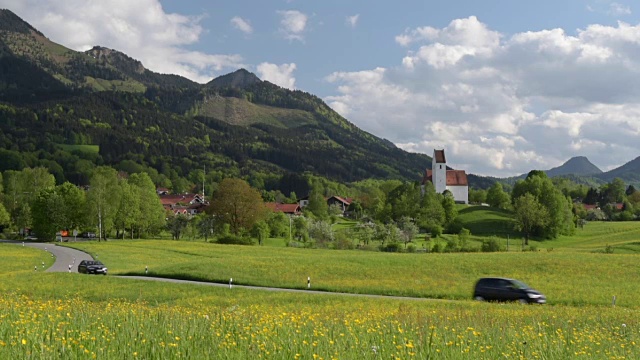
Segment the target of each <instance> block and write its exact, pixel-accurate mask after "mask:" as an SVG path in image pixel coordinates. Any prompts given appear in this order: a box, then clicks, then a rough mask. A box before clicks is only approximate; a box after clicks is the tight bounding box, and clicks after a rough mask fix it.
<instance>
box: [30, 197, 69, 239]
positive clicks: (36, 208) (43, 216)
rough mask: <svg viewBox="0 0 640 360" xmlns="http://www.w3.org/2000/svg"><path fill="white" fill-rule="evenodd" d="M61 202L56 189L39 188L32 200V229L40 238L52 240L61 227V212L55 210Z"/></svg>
mask: <svg viewBox="0 0 640 360" xmlns="http://www.w3.org/2000/svg"><path fill="white" fill-rule="evenodd" d="M61 202H62V199H61V197H60V195H59V194H58V193H57V192H56V189H54V188H49V189H43V190H41V191H40V192H39V193H38V195H36V197H35V198H34V200H33V212H32V218H33V230H34V231H35V232H36V234H38V238H39V239H41V240H53V239H54V238H55V235H56V232H58V231H60V229H62V227H63V223H62V222H63V212H59V211H56V208H57V206H58V205H59V204H60V203H61Z"/></svg>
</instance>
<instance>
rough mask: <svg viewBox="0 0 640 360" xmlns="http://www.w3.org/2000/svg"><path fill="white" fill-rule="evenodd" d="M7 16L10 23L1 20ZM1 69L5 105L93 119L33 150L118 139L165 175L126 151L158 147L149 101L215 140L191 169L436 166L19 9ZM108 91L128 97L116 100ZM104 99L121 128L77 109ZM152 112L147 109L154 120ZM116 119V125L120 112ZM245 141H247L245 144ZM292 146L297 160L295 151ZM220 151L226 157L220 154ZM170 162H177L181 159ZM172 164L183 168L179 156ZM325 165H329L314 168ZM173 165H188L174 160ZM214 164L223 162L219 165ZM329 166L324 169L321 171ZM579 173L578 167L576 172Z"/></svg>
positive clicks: (299, 97) (416, 170) (312, 101)
mask: <svg viewBox="0 0 640 360" xmlns="http://www.w3.org/2000/svg"><path fill="white" fill-rule="evenodd" d="M2 19H5V20H6V21H1V20H2ZM0 65H1V66H0V101H2V100H3V101H5V102H6V103H9V104H12V105H15V106H17V107H23V106H24V107H25V108H24V109H25V111H31V112H33V115H32V116H36V117H39V118H45V119H49V117H48V115H47V112H49V113H56V114H59V116H68V115H63V114H62V113H60V112H59V111H58V110H59V109H54V108H55V107H56V106H57V105H60V102H61V101H62V103H63V104H68V105H65V106H68V107H69V108H71V110H72V111H73V110H76V111H75V112H76V113H77V112H82V113H83V114H85V115H86V116H87V117H89V118H87V117H85V118H80V117H75V116H69V117H70V118H71V119H73V121H80V122H84V124H85V128H81V127H80V128H76V127H75V125H74V129H75V130H74V131H64V130H56V129H51V131H52V132H53V133H52V134H51V135H50V136H49V139H47V138H46V137H45V138H44V139H41V140H40V141H45V142H46V145H42V146H40V145H38V144H37V143H33V147H35V148H42V147H47V146H49V147H50V146H53V143H54V142H55V143H62V144H68V145H78V144H85V143H87V144H89V143H90V142H89V141H88V140H87V139H90V138H91V139H102V140H100V141H103V142H104V141H106V139H107V138H109V139H111V140H110V141H115V142H116V143H118V144H121V145H120V147H121V149H120V150H118V151H115V152H114V151H111V150H110V151H109V159H111V160H110V161H113V162H121V161H128V160H131V161H139V162H141V163H143V164H144V165H145V166H155V167H157V168H158V169H160V168H161V166H160V165H158V164H157V163H155V164H154V161H155V160H154V161H152V160H153V159H146V158H145V157H144V156H140V155H135V154H128V153H127V146H133V144H137V143H143V144H144V143H147V142H149V141H150V140H148V139H147V137H149V135H148V134H147V133H145V131H146V132H148V131H151V130H150V129H152V128H154V126H153V125H152V124H151V123H149V124H147V125H148V128H146V129H137V128H136V126H137V125H139V124H140V122H139V121H135V116H136V115H135V113H127V111H126V108H127V107H132V108H135V104H136V103H140V102H150V103H151V104H152V106H153V107H155V108H156V110H155V111H156V112H167V114H163V115H162V116H160V117H159V118H163V119H164V118H165V117H166V118H167V119H168V118H172V117H173V118H176V119H178V118H179V119H180V121H183V120H185V119H186V120H189V119H190V121H191V125H187V124H189V121H187V122H184V124H185V126H190V127H191V128H192V129H199V130H198V131H199V132H202V133H203V134H205V135H203V136H205V137H208V138H209V140H207V141H205V144H206V143H210V145H207V146H208V147H209V148H210V149H211V151H214V153H213V154H211V155H207V154H197V155H196V154H190V153H191V150H189V146H192V145H187V146H186V149H187V152H186V154H190V155H189V156H191V157H192V158H191V159H189V162H193V163H195V164H199V163H202V162H207V161H208V162H211V161H212V160H211V158H216V159H218V158H225V159H227V160H225V161H228V162H229V163H233V164H235V165H234V166H239V167H243V168H246V167H252V166H253V167H255V169H260V168H261V167H264V168H265V169H270V170H269V171H272V170H273V169H276V170H277V171H281V172H304V171H311V172H314V173H316V174H317V175H320V176H326V177H328V178H334V179H339V180H340V181H355V180H359V179H365V178H367V177H374V178H386V179H388V178H394V177H397V178H401V179H405V180H412V181H418V180H419V179H420V178H421V177H422V173H423V171H424V169H425V168H427V167H429V166H430V161H431V160H430V157H429V156H428V155H426V154H418V153H408V152H405V151H403V150H401V149H399V148H397V147H396V146H395V145H394V144H393V143H391V142H390V141H388V140H386V139H383V138H380V137H377V136H375V135H373V134H370V133H368V132H366V131H363V130H361V129H359V128H358V127H357V126H355V125H354V124H353V123H351V122H349V121H348V120H347V119H345V118H344V117H342V116H340V115H339V114H338V113H336V112H335V111H333V109H331V108H330V107H329V106H328V105H327V104H326V103H325V102H324V101H323V100H322V99H320V98H319V97H317V96H315V95H313V94H309V93H306V92H304V91H300V90H289V89H285V88H282V87H279V86H277V85H275V84H272V83H270V82H268V81H264V80H261V79H260V78H259V77H257V76H256V75H255V74H253V73H252V72H250V71H248V70H246V69H243V68H241V69H238V70H236V71H233V72H231V73H228V74H225V75H221V76H218V77H216V78H214V79H212V80H211V81H210V82H208V83H206V84H198V83H195V82H193V81H191V80H189V79H187V78H184V77H182V76H179V75H172V74H160V73H155V72H153V71H151V70H148V69H146V68H145V67H144V65H143V64H142V62H140V61H139V60H136V59H133V58H131V57H129V56H128V55H126V54H124V53H122V52H120V51H118V50H114V49H108V48H105V47H102V46H95V47H93V48H92V49H90V50H87V51H85V52H76V51H73V50H71V49H68V48H66V47H64V46H62V45H59V44H56V43H54V42H52V41H50V40H49V39H47V38H46V37H45V35H44V34H42V33H41V32H39V31H38V30H37V29H35V28H33V27H32V26H31V25H29V24H28V23H26V22H24V21H23V20H22V19H21V18H20V17H19V16H17V15H15V14H14V13H12V12H11V11H10V10H0ZM109 92H117V93H120V94H119V95H118V96H113V95H110V94H108V93H109ZM126 94H132V95H131V96H130V95H126ZM135 94H138V95H139V96H138V95H135ZM100 97H104V98H105V99H106V101H107V102H108V103H110V104H111V106H112V107H113V109H112V111H114V112H115V111H117V112H119V113H121V115H119V116H120V120H119V121H120V122H119V123H118V121H116V120H115V118H113V119H112V120H109V122H107V123H104V124H103V125H100V124H101V122H100V121H99V119H98V116H97V114H96V112H93V113H92V112H91V111H84V109H83V111H79V110H77V109H74V108H73V107H76V106H79V107H80V108H84V107H90V106H92V105H91V104H93V103H95V102H96V101H102V100H98V98H100ZM65 99H67V100H65ZM63 100H64V101H63ZM56 102H57V105H56ZM69 104H71V105H69ZM63 107H64V106H63ZM147 110H148V109H147ZM147 110H145V111H146V112H147V113H149V112H148V111H147ZM106 111H107V107H105V106H101V107H100V111H99V112H101V113H104V114H103V116H104V115H107V114H106V113H105V112H106ZM125 114H126V115H125ZM165 115H166V116H165ZM30 116H31V115H30ZM91 117H92V118H96V120H93V119H92V118H91ZM108 117H109V118H110V119H111V118H112V114H109V116H108ZM125 117H126V118H125ZM0 120H1V119H0ZM51 121H53V120H51ZM55 121H60V120H59V119H58V120H55ZM86 121H89V122H90V123H91V124H92V125H91V126H92V127H94V128H92V130H91V131H88V128H87V127H88V126H89V125H87V124H88V123H87V122H86ZM163 121H165V120H163ZM218 122H223V123H226V124H229V126H231V127H227V126H226V125H224V126H223V125H222V124H219V123H218ZM69 125H70V124H67V126H69ZM33 126H36V125H35V124H34V125H33ZM96 126H105V127H106V126H109V127H110V128H111V129H115V128H119V127H121V126H128V127H132V126H133V128H132V129H131V130H130V132H131V133H132V134H136V135H137V138H136V137H132V138H128V137H127V136H128V134H127V132H118V133H119V134H121V136H123V137H125V138H127V140H126V141H125V140H124V139H114V138H113V136H109V135H107V134H105V133H100V131H98V130H99V129H96V128H95V127H96ZM202 126H204V127H202ZM234 127H238V128H237V129H236V128H234ZM220 129H223V130H220ZM242 129H244V130H242ZM22 130H24V131H28V130H36V129H22ZM22 130H21V131H22ZM243 131H244V132H245V133H251V134H253V138H248V137H246V136H244V135H243V134H242V132H243ZM225 132H229V133H233V134H235V135H233V136H236V137H237V141H236V143H237V144H235V145H232V144H228V145H221V146H218V147H216V146H214V143H215V142H216V141H217V139H223V140H221V141H223V142H224V141H227V140H229V141H231V142H233V140H232V139H230V138H229V136H230V135H228V134H227V133H225ZM88 133H91V136H89V135H88ZM132 134H131V135H132ZM174 134H175V135H176V136H178V135H177V134H181V132H180V131H178V130H177V129H176V132H175V133H174ZM214 134H215V135H214ZM0 135H1V134H0ZM179 136H187V135H185V134H182V135H179ZM214 136H218V137H222V138H215V137H214ZM187 137H189V138H193V139H194V140H190V141H192V143H194V144H195V143H199V142H200V141H201V139H196V138H198V137H200V135H198V134H196V133H190V135H188V136H187ZM52 139H55V141H53V140H52ZM239 139H242V142H243V143H238V142H240V140H239ZM0 140H2V139H0ZM47 141H48V142H47ZM96 141H97V140H96ZM165 141H169V139H165ZM0 143H2V141H0ZM129 143H130V145H129ZM4 144H5V146H7V148H8V147H9V145H11V144H15V142H14V141H13V140H7V139H5V142H4ZM303 144H306V145H303ZM95 145H100V144H95ZM201 145H202V144H201ZM201 145H198V146H201ZM276 147H280V148H279V149H278V148H276ZM205 148H206V146H205ZM194 149H195V148H194ZM197 149H198V150H197V151H198V152H202V151H206V149H203V148H197ZM285 149H288V150H287V151H292V152H295V154H290V153H286V152H285ZM103 151H105V152H107V150H103ZM171 151H172V152H175V153H180V154H182V156H184V154H185V152H184V151H183V150H178V148H176V149H172V150H171ZM194 151H195V150H194ZM215 151H217V152H215ZM220 151H222V152H223V153H219V152H220ZM314 151H315V152H317V153H320V154H323V155H322V157H321V158H318V157H317V156H315V155H314ZM158 152H161V150H158ZM159 156H160V155H159ZM162 156H163V157H165V158H166V159H169V158H172V156H173V155H171V154H162ZM206 158H209V159H206ZM635 160H638V159H635ZM635 160H634V161H632V162H630V163H632V164H625V165H623V166H621V167H619V168H618V169H613V170H611V171H608V172H605V173H603V172H602V171H601V170H600V169H598V168H597V167H596V166H595V165H593V164H592V163H591V162H590V161H589V160H588V159H587V158H586V157H574V158H572V159H569V160H568V161H567V162H565V164H563V165H561V166H559V167H556V168H553V169H550V170H548V172H549V173H550V174H551V175H550V176H569V175H572V176H573V175H575V176H576V178H577V179H581V178H584V179H585V181H591V180H589V179H598V180H599V181H606V179H609V178H610V177H611V176H614V175H615V174H619V175H621V176H624V177H625V179H628V180H629V181H640V178H639V177H638V176H637V175H635V174H636V173H640V160H638V161H637V162H635ZM171 161H173V162H177V163H179V162H180V161H179V160H177V159H174V160H171ZM317 161H323V162H324V163H323V164H314V162H317ZM297 162H299V164H298V163H297ZM256 164H257V165H256ZM172 166H176V167H177V166H183V165H179V164H176V163H174V164H173V165H172ZM209 166H211V167H214V166H216V165H214V164H213V163H211V164H209ZM197 167H200V165H197ZM208 168H209V167H208ZM320 168H321V169H323V170H319V169H320ZM570 168H571V169H574V170H569V169H570ZM576 169H577V170H576ZM616 170H617V172H616ZM244 171H248V172H251V171H254V170H244ZM255 171H258V170H255ZM576 173H577V174H576ZM525 176H526V175H525ZM512 179H517V178H507V179H500V178H493V177H485V176H478V175H474V174H469V181H470V185H471V186H476V187H480V188H487V187H489V186H490V185H491V184H493V183H494V182H496V181H504V182H509V181H511V180H512ZM513 181H514V182H515V180H513Z"/></svg>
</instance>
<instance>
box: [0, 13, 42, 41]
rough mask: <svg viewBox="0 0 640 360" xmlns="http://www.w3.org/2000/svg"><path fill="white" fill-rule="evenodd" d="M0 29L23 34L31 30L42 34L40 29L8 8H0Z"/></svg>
mask: <svg viewBox="0 0 640 360" xmlns="http://www.w3.org/2000/svg"><path fill="white" fill-rule="evenodd" d="M0 30H3V31H9V32H16V33H23V34H28V33H30V32H31V31H33V32H35V33H36V34H38V35H41V36H44V35H43V34H42V33H41V32H40V31H38V30H36V29H35V28H34V27H33V26H31V25H29V23H28V22H26V21H24V20H22V18H21V17H19V16H18V15H16V14H15V13H13V12H12V11H11V10H8V9H0Z"/></svg>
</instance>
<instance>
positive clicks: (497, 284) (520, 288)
mask: <svg viewBox="0 0 640 360" xmlns="http://www.w3.org/2000/svg"><path fill="white" fill-rule="evenodd" d="M473 298H474V299H475V300H479V301H484V300H487V301H518V302H521V303H525V304H531V303H535V304H544V303H546V302H547V298H546V297H545V296H544V295H543V294H541V293H540V292H539V291H537V290H534V289H532V288H530V287H529V286H527V285H526V284H525V283H523V282H521V281H518V280H514V279H507V278H497V277H496V278H482V279H480V280H478V282H477V283H476V287H475V289H474V290H473Z"/></svg>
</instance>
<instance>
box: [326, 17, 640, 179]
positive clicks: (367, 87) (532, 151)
mask: <svg viewBox="0 0 640 360" xmlns="http://www.w3.org/2000/svg"><path fill="white" fill-rule="evenodd" d="M395 40H396V42H397V43H398V44H399V45H401V46H404V47H407V52H406V54H405V55H404V57H403V58H401V59H398V65H397V66H394V67H389V68H376V69H373V70H363V71H358V72H335V73H333V74H331V75H329V76H327V78H326V80H327V81H328V82H330V83H333V84H335V85H336V86H337V88H336V94H334V95H333V96H329V97H327V98H326V101H327V103H328V104H329V105H330V106H332V107H333V108H334V109H335V110H336V111H338V112H340V113H341V114H343V115H345V116H348V118H349V120H350V121H352V122H354V123H355V124H357V125H358V126H360V127H362V128H363V129H365V130H367V131H369V132H372V133H374V134H376V135H379V136H381V137H384V138H387V139H389V140H391V141H393V142H395V143H396V144H397V145H398V146H400V147H402V148H404V149H407V150H410V151H418V152H423V153H426V154H429V155H430V154H431V153H432V151H433V149H434V148H436V147H437V148H440V147H445V149H446V150H447V154H448V155H449V156H447V159H448V160H449V161H451V165H452V166H453V167H454V168H455V167H458V168H465V169H466V170H467V171H468V172H471V173H476V174H482V175H494V176H510V175H516V174H521V173H526V172H528V171H529V170H531V169H550V168H552V167H555V166H558V165H560V164H562V163H563V162H564V161H566V160H568V159H569V158H570V157H572V156H578V155H584V156H587V157H589V159H590V160H591V161H592V162H594V163H595V164H599V165H601V166H602V167H603V168H605V167H607V164H622V163H624V162H627V161H629V160H632V159H634V158H635V157H637V156H638V154H639V153H640V142H639V141H638V138H639V137H640V49H639V48H638V44H640V25H629V24H626V23H623V22H620V23H618V24H617V26H604V25H591V26H588V27H586V28H585V29H581V30H578V31H577V32H576V34H575V35H569V34H567V33H566V32H565V31H564V30H563V29H549V30H540V31H529V32H522V33H516V34H513V35H511V36H506V35H504V34H501V33H499V32H497V31H494V30H491V29H490V28H489V27H488V26H487V25H486V24H483V23H481V22H480V21H479V20H478V19H477V18H475V17H473V16H472V17H469V18H466V19H457V20H454V21H452V22H451V23H450V24H449V25H448V26H446V27H444V28H433V27H429V26H425V27H418V28H415V29H407V30H405V31H404V32H403V33H402V34H399V35H398V36H397V37H396V39H395Z"/></svg>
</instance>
